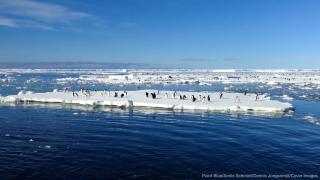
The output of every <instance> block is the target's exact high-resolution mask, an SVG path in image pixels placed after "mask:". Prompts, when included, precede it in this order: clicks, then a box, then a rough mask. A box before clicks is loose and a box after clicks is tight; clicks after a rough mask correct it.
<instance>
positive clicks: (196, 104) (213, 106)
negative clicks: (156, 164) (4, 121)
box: [0, 90, 293, 113]
mask: <svg viewBox="0 0 320 180" xmlns="http://www.w3.org/2000/svg"><path fill="white" fill-rule="evenodd" d="M147 93H148V97H147ZM115 96H116V97H115ZM208 97H209V98H208ZM0 101H1V102H2V103H62V104H75V105H87V106H88V105H89V106H118V107H146V108H162V109H171V110H202V111H239V112H241V111H244V112H248V111H249V112H276V113H277V112H287V111H290V110H293V107H292V105H291V104H290V103H285V102H280V101H275V100H270V97H266V96H263V95H258V96H257V95H256V94H246V95H245V94H244V93H222V94H221V93H219V92H181V91H179V92H175V91H158V90H139V91H127V92H126V91H87V90H81V91H75V92H72V91H67V90H66V91H57V90H54V91H53V92H46V93H31V92H24V91H21V92H20V93H19V94H17V95H10V96H5V97H1V98H0Z"/></svg>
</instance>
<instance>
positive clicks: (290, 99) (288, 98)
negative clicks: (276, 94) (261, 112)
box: [282, 94, 293, 101]
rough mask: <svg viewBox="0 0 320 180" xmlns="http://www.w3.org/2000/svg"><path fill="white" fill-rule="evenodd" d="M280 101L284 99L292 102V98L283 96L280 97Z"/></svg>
mask: <svg viewBox="0 0 320 180" xmlns="http://www.w3.org/2000/svg"><path fill="white" fill-rule="evenodd" d="M282 99H285V100H288V101H292V100H293V97H290V96H288V95H286V94H285V95H283V96H282Z"/></svg>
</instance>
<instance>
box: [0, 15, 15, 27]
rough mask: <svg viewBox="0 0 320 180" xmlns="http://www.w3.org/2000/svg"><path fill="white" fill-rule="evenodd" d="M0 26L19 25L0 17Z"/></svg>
mask: <svg viewBox="0 0 320 180" xmlns="http://www.w3.org/2000/svg"><path fill="white" fill-rule="evenodd" d="M0 26H8V27H17V26H18V25H17V23H16V22H15V20H13V19H9V18H5V17H0Z"/></svg>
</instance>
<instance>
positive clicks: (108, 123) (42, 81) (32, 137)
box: [0, 73, 320, 179]
mask: <svg viewBox="0 0 320 180" xmlns="http://www.w3.org/2000/svg"><path fill="white" fill-rule="evenodd" d="M10 76H11V77H12V80H11V81H5V82H1V88H0V94H1V95H2V96H4V95H10V94H17V93H18V92H19V91H20V90H27V91H34V92H46V91H52V90H53V89H60V90H62V89H63V88H64V87H71V88H73V89H80V88H81V87H85V88H89V89H91V90H105V89H108V90H118V91H120V90H136V89H151V88H152V89H159V90H164V89H165V90H177V91H179V90H183V91H214V92H216V91H226V90H228V91H231V92H242V91H243V90H244V89H248V92H253V93H255V92H259V93H268V94H270V96H271V98H272V99H277V100H281V101H288V100H286V99H282V98H281V97H282V95H284V94H286V95H288V96H289V97H293V100H292V101H290V102H291V103H292V104H293V106H294V107H295V112H294V113H292V114H282V115H268V114H260V115H259V114H243V113H240V114H232V113H222V112H221V113H218V112H216V113H213V112H175V111H168V110H153V109H136V108H133V109H121V108H107V107H98V108H92V107H87V106H70V105H58V104H46V105H43V104H32V105H30V104H25V105H24V104H20V105H14V104H2V105H1V106H0V176H1V179H11V178H19V179H36V178H37V179H95V178H98V179H106V178H108V179H141V178H146V179H156V178H158V179H159V178H163V179H201V178H204V177H214V176H223V175H229V176H230V177H232V176H236V175H252V174H256V175H261V176H262V175H283V177H285V175H297V176H298V175H314V176H310V177H317V175H319V174H318V173H319V169H320V154H319V152H320V126H319V124H320V120H319V119H320V110H319V109H320V100H319V97H320V96H319V95H320V93H319V90H316V89H311V90H305V89H304V90H301V89H292V88H291V86H290V85H282V87H281V88H272V87H270V86H267V85H264V84H237V85H230V84H227V85H226V84H213V85H211V86H201V85H197V84H193V85H190V84H189V85H106V84H99V83H89V84H80V83H67V84H59V83H57V82H56V81H55V79H57V78H64V77H77V76H79V74H54V73H52V74H50V73H38V74H32V73H28V74H19V73H16V74H11V75H10Z"/></svg>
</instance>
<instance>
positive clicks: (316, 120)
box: [302, 116, 320, 125]
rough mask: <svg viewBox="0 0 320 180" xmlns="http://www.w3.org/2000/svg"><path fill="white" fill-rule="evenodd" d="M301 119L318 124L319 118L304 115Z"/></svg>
mask: <svg viewBox="0 0 320 180" xmlns="http://www.w3.org/2000/svg"><path fill="white" fill-rule="evenodd" d="M302 119H304V120H306V121H308V122H310V123H312V124H315V125H320V119H318V118H315V117H313V116H304V117H303V118H302Z"/></svg>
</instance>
